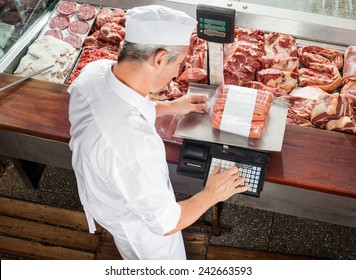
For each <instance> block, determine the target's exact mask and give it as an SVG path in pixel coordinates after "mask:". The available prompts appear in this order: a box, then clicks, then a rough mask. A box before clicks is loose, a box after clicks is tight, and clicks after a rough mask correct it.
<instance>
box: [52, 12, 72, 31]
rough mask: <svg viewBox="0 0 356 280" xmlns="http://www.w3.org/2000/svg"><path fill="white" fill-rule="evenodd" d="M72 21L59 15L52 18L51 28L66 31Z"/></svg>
mask: <svg viewBox="0 0 356 280" xmlns="http://www.w3.org/2000/svg"><path fill="white" fill-rule="evenodd" d="M69 23H70V19H69V17H68V16H63V15H58V16H54V17H53V18H51V20H50V21H49V26H50V27H51V28H58V29H59V30H64V29H66V28H68V26H69Z"/></svg>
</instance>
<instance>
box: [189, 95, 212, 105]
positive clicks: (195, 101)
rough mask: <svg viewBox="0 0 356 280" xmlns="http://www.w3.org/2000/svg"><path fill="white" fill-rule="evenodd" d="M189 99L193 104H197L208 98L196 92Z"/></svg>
mask: <svg viewBox="0 0 356 280" xmlns="http://www.w3.org/2000/svg"><path fill="white" fill-rule="evenodd" d="M190 100H191V102H192V103H193V104H198V103H205V102H206V101H207V100H208V98H207V97H206V96H205V95H202V94H196V95H192V96H191V99H190Z"/></svg>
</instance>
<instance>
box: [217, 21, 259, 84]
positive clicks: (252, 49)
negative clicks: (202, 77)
mask: <svg viewBox="0 0 356 280" xmlns="http://www.w3.org/2000/svg"><path fill="white" fill-rule="evenodd" d="M264 34H265V33H264V31H262V30H257V29H243V28H236V29H235V40H234V42H233V43H231V44H227V45H225V50H224V52H225V53H224V82H225V84H227V85H238V86H246V84H248V83H249V82H251V81H253V80H255V77H256V72H257V71H258V70H260V69H261V57H262V56H263V55H264V54H265V51H264Z"/></svg>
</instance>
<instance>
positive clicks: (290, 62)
mask: <svg viewBox="0 0 356 280" xmlns="http://www.w3.org/2000/svg"><path fill="white" fill-rule="evenodd" d="M261 64H262V69H267V68H273V69H279V70H282V71H289V72H296V73H298V67H299V59H298V58H297V57H294V56H281V55H274V56H262V58H261Z"/></svg>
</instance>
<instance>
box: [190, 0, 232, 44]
mask: <svg viewBox="0 0 356 280" xmlns="http://www.w3.org/2000/svg"><path fill="white" fill-rule="evenodd" d="M235 13H236V12H235V9H228V8H220V7H215V6H208V5H201V4H199V5H198V7H197V20H198V28H197V30H198V37H199V38H202V39H204V40H207V41H210V42H216V43H232V42H233V41H234V37H235V34H234V31H235Z"/></svg>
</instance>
